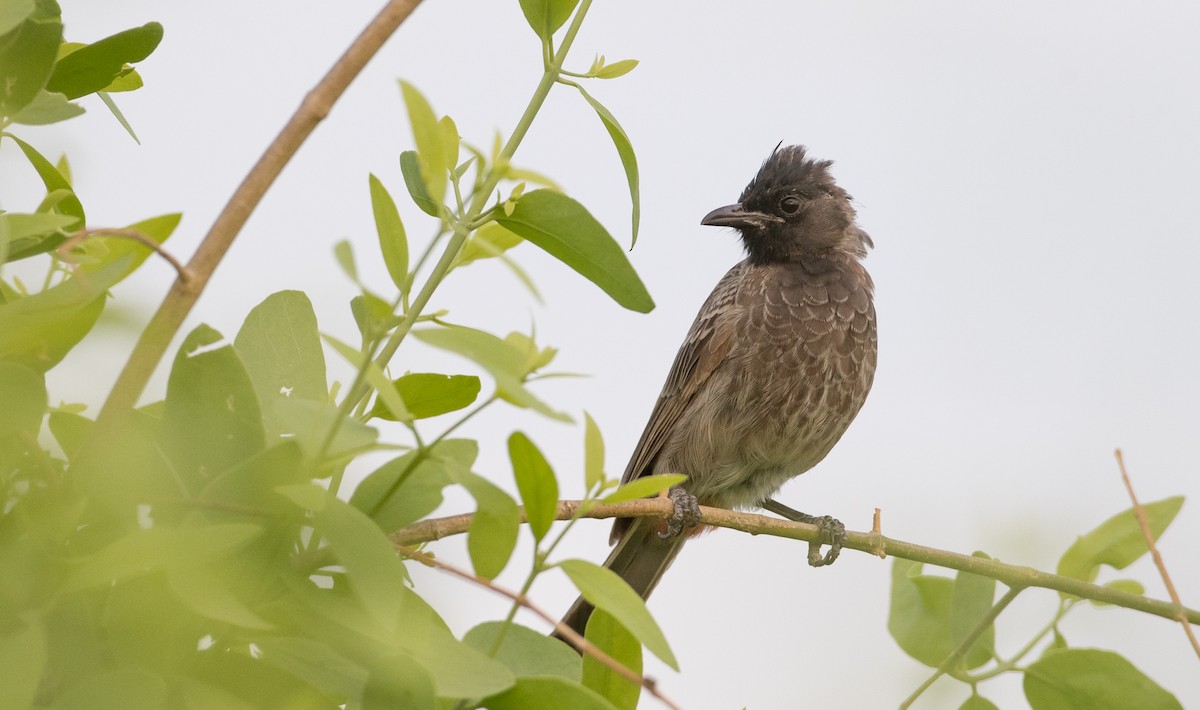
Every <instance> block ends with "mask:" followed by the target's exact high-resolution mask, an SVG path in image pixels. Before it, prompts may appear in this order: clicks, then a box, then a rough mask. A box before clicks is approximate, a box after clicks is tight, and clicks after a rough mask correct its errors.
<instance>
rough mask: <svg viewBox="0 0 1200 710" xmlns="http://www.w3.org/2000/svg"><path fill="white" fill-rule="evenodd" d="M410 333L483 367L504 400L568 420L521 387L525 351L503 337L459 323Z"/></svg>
mask: <svg viewBox="0 0 1200 710" xmlns="http://www.w3.org/2000/svg"><path fill="white" fill-rule="evenodd" d="M413 335H415V336H416V337H417V339H419V340H421V341H422V342H424V343H428V344H429V345H432V346H434V347H437V348H441V349H443V350H449V351H450V352H453V353H457V354H458V355H462V356H463V357H465V358H468V359H470V360H472V361H474V362H475V363H476V364H478V365H479V366H480V367H482V368H483V369H484V370H487V372H488V374H490V375H491V376H492V378H493V379H495V381H496V393H497V394H498V395H499V396H500V397H501V398H503V399H504V400H505V401H506V402H509V403H511V404H514V405H516V406H518V407H524V408H528V409H533V410H534V411H537V412H539V413H541V414H543V415H545V416H547V417H550V418H551V419H557V420H559V421H571V418H570V417H569V416H567V415H566V414H563V413H562V412H557V411H555V410H553V409H551V408H550V407H549V406H548V405H546V404H545V403H544V402H542V401H541V400H540V399H538V398H537V397H535V396H534V395H533V393H532V392H530V391H529V390H528V389H526V388H525V385H524V383H523V379H524V377H525V376H526V375H527V374H528V372H529V370H528V369H527V368H528V365H529V364H530V362H529V356H528V353H526V352H525V351H523V350H521V349H520V348H517V347H516V346H514V345H513V344H512V343H510V342H508V341H507V340H501V339H500V338H497V337H496V336H494V335H492V334H491V333H485V332H483V331H482V330H475V329H474V328H466V327H463V326H451V327H445V328H433V329H427V330H416V331H413Z"/></svg>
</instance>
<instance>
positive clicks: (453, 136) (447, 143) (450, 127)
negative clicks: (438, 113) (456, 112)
mask: <svg viewBox="0 0 1200 710" xmlns="http://www.w3.org/2000/svg"><path fill="white" fill-rule="evenodd" d="M437 128H438V133H439V134H440V136H441V144H442V151H443V152H442V160H443V161H444V165H445V166H446V169H447V170H453V171H454V172H455V173H457V172H458V171H459V169H464V167H463V166H459V167H458V168H456V167H454V166H455V165H457V164H458V143H459V141H461V140H462V138H460V137H459V135H458V126H456V125H455V124H454V119H452V118H450V117H449V116H442V117H441V118H440V119H438V122H437Z"/></svg>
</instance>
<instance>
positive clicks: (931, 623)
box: [888, 557, 956, 668]
mask: <svg viewBox="0 0 1200 710" xmlns="http://www.w3.org/2000/svg"><path fill="white" fill-rule="evenodd" d="M953 598H954V581H953V580H950V579H947V578H945V577H934V576H928V575H922V574H921V563H919V562H911V561H909V560H904V559H900V558H898V557H897V558H895V560H894V561H893V562H892V598H891V608H890V610H889V612H888V633H890V634H891V635H892V638H893V639H895V640H896V643H897V644H898V645H899V646H900V649H901V650H903V651H904V652H905V653H907V654H908V655H909V656H911V657H913V658H914V659H916V660H918V661H920V662H921V663H924V664H925V665H927V666H930V667H932V668H937V667H938V666H939V665H941V663H942V661H943V660H944V659H945V658H946V657H947V656H949V655H950V653H951V652H952V651H953V650H954V647H955V645H956V644H955V643H954V641H953V640H952V637H951V632H950V614H951V608H952V604H953Z"/></svg>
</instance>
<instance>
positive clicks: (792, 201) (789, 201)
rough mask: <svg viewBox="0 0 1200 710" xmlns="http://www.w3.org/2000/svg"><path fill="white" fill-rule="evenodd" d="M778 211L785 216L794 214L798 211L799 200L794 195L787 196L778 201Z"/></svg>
mask: <svg viewBox="0 0 1200 710" xmlns="http://www.w3.org/2000/svg"><path fill="white" fill-rule="evenodd" d="M779 209H781V210H783V211H784V212H785V213H786V214H796V213H797V212H799V211H800V198H799V197H796V196H795V195H788V196H787V197H785V198H783V199H782V200H780V201H779Z"/></svg>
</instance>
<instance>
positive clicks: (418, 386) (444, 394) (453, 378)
mask: <svg viewBox="0 0 1200 710" xmlns="http://www.w3.org/2000/svg"><path fill="white" fill-rule="evenodd" d="M393 384H394V386H395V389H396V392H398V393H399V394H400V398H401V399H402V400H404V406H405V407H406V408H407V409H408V415H409V418H408V419H407V421H411V420H413V419H426V418H428V417H436V416H438V415H441V414H447V413H449V412H457V411H458V410H460V409H463V408H464V407H467V406H470V404H471V403H472V402H474V401H475V399H476V397H478V396H479V378H478V377H475V376H474V375H438V374H434V373H430V372H414V373H409V374H407V375H404V376H403V377H401V378H400V379H398V380H396V381H395V382H394V383H393ZM370 414H371V416H373V417H379V418H380V419H388V420H391V421H399V419H398V417H396V415H395V414H393V413H392V411H391V409H390V408H388V407H387V406H386V404H384V403H383V402H382V401H379V400H376V402H375V406H374V407H372V408H371V413H370Z"/></svg>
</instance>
